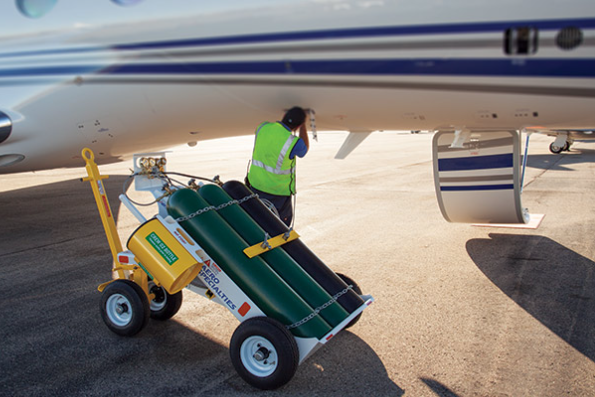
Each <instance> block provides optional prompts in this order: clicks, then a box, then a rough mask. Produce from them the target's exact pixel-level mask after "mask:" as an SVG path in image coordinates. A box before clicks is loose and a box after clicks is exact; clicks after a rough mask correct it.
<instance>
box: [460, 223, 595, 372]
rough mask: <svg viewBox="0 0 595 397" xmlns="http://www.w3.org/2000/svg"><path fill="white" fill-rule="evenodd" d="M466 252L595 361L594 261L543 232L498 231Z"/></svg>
mask: <svg viewBox="0 0 595 397" xmlns="http://www.w3.org/2000/svg"><path fill="white" fill-rule="evenodd" d="M467 251H468V253H469V255H470V257H471V259H472V260H473V261H474V262H475V264H476V265H477V266H478V267H479V269H480V270H481V271H482V272H483V273H484V274H485V275H486V276H487V277H488V278H489V279H490V280H491V281H492V282H493V283H494V284H495V285H496V286H498V288H500V289H501V290H502V291H503V292H504V293H505V294H506V295H508V296H509V297H510V298H511V299H512V300H513V301H514V302H516V303H517V304H518V305H519V306H521V307H522V308H523V309H524V310H526V311H527V312H528V313H529V314H531V315H532V316H533V317H535V318H536V319H537V320H539V321H540V322H541V323H542V324H544V325H545V326H546V327H548V328H549V329H550V330H551V331H552V332H554V333H555V334H556V335H558V336H559V337H560V338H562V339H563V340H565V341H566V342H567V343H569V344H570V345H572V346H573V347H574V348H576V349H577V350H578V351H579V352H581V353H582V354H584V355H585V356H586V357H588V358H589V359H590V360H592V361H595V277H593V275H594V270H595V262H593V261H592V260H590V259H588V258H585V257H584V256H581V255H579V254H577V253H576V252H574V251H572V250H570V249H568V248H566V247H564V246H562V245H560V244H558V243H557V242H555V241H553V240H551V239H549V238H547V237H543V236H529V235H508V234H495V233H494V234H490V239H473V240H470V241H468V242H467Z"/></svg>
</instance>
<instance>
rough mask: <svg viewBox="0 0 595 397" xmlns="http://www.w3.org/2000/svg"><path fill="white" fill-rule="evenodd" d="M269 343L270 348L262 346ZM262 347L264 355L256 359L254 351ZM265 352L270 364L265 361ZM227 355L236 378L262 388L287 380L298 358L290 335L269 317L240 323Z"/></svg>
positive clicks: (290, 377) (295, 368) (293, 370)
mask: <svg viewBox="0 0 595 397" xmlns="http://www.w3.org/2000/svg"><path fill="white" fill-rule="evenodd" d="M271 345H272V347H273V348H274V349H271V350H269V349H266V347H269V348H270V347H271ZM257 347H259V349H257ZM263 348H264V350H265V353H267V356H266V357H265V358H264V359H262V360H260V361H259V360H258V359H257V358H256V357H255V356H256V353H257V350H258V351H260V349H263ZM269 354H271V355H272V356H273V357H272V359H273V363H274V364H267V358H271V357H270V356H269ZM229 355H230V357H231V363H232V364H233V366H234V368H235V369H236V371H237V373H238V374H239V375H240V377H242V379H244V380H245V381H246V382H247V383H248V384H250V385H252V386H254V387H257V388H259V389H263V390H272V389H277V388H279V387H281V386H283V385H284V384H286V383H287V382H289V381H290V380H291V379H292V378H293V375H294V374H295V372H296V371H297V368H298V365H299V358H300V353H299V350H298V346H297V343H296V341H295V338H294V337H293V335H292V334H291V333H290V332H289V331H288V330H287V328H286V327H285V326H284V325H283V324H281V323H280V322H278V321H277V320H274V319H272V318H269V317H253V318H250V319H248V320H246V321H244V322H243V323H241V324H240V325H239V326H238V328H236V330H235V331H234V333H233V335H232V337H231V342H230V344H229ZM267 365H268V366H267Z"/></svg>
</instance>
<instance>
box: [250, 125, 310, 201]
mask: <svg viewBox="0 0 595 397" xmlns="http://www.w3.org/2000/svg"><path fill="white" fill-rule="evenodd" d="M298 139H299V138H298V137H297V136H294V135H292V134H291V132H290V131H288V130H287V128H285V126H283V124H281V123H262V124H261V125H259V126H258V128H257V129H256V138H255V141H254V152H253V153H252V163H251V165H250V171H249V172H248V180H249V181H250V184H251V185H252V186H254V187H255V188H256V189H258V190H261V191H263V192H265V193H269V194H275V195H277V196H289V195H291V194H295V158H294V159H293V160H290V159H289V154H290V153H291V149H293V147H294V146H295V144H296V143H297V141H298Z"/></svg>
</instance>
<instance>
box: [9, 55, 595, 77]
mask: <svg viewBox="0 0 595 397" xmlns="http://www.w3.org/2000/svg"><path fill="white" fill-rule="evenodd" d="M93 73H97V74H104V75H137V76H143V75H170V76H176V75H232V74H236V75H274V76H279V75H324V76H329V75H337V76H347V75H352V76H411V75H422V76H423V75H426V76H486V77H562V78H563V77H579V78H580V77H583V78H584V77H587V78H593V77H595V59H564V60H561V59H532V60H526V61H524V62H522V63H519V62H518V61H515V60H504V59H450V60H444V59H424V60H402V59H368V60H363V59H356V60H353V59H345V60H316V61H313V60H310V61H292V62H285V61H264V62H208V63H153V64H115V65H109V66H100V65H96V66H89V65H81V66H49V67H38V68H15V69H0V77H32V76H52V75H77V74H93Z"/></svg>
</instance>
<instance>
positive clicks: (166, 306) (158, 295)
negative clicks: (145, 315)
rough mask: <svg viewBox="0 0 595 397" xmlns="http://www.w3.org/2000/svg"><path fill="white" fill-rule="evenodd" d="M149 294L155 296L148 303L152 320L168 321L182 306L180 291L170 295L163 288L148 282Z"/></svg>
mask: <svg viewBox="0 0 595 397" xmlns="http://www.w3.org/2000/svg"><path fill="white" fill-rule="evenodd" d="M149 293H151V294H155V298H154V299H153V300H152V301H151V303H150V308H151V318H152V319H155V320H159V321H165V320H169V319H170V318H172V317H173V316H175V315H176V313H177V312H178V310H180V307H181V306H182V291H179V292H176V293H175V294H173V295H171V294H170V293H169V292H167V291H166V290H165V288H163V287H158V286H156V285H155V283H154V282H153V281H149Z"/></svg>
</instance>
